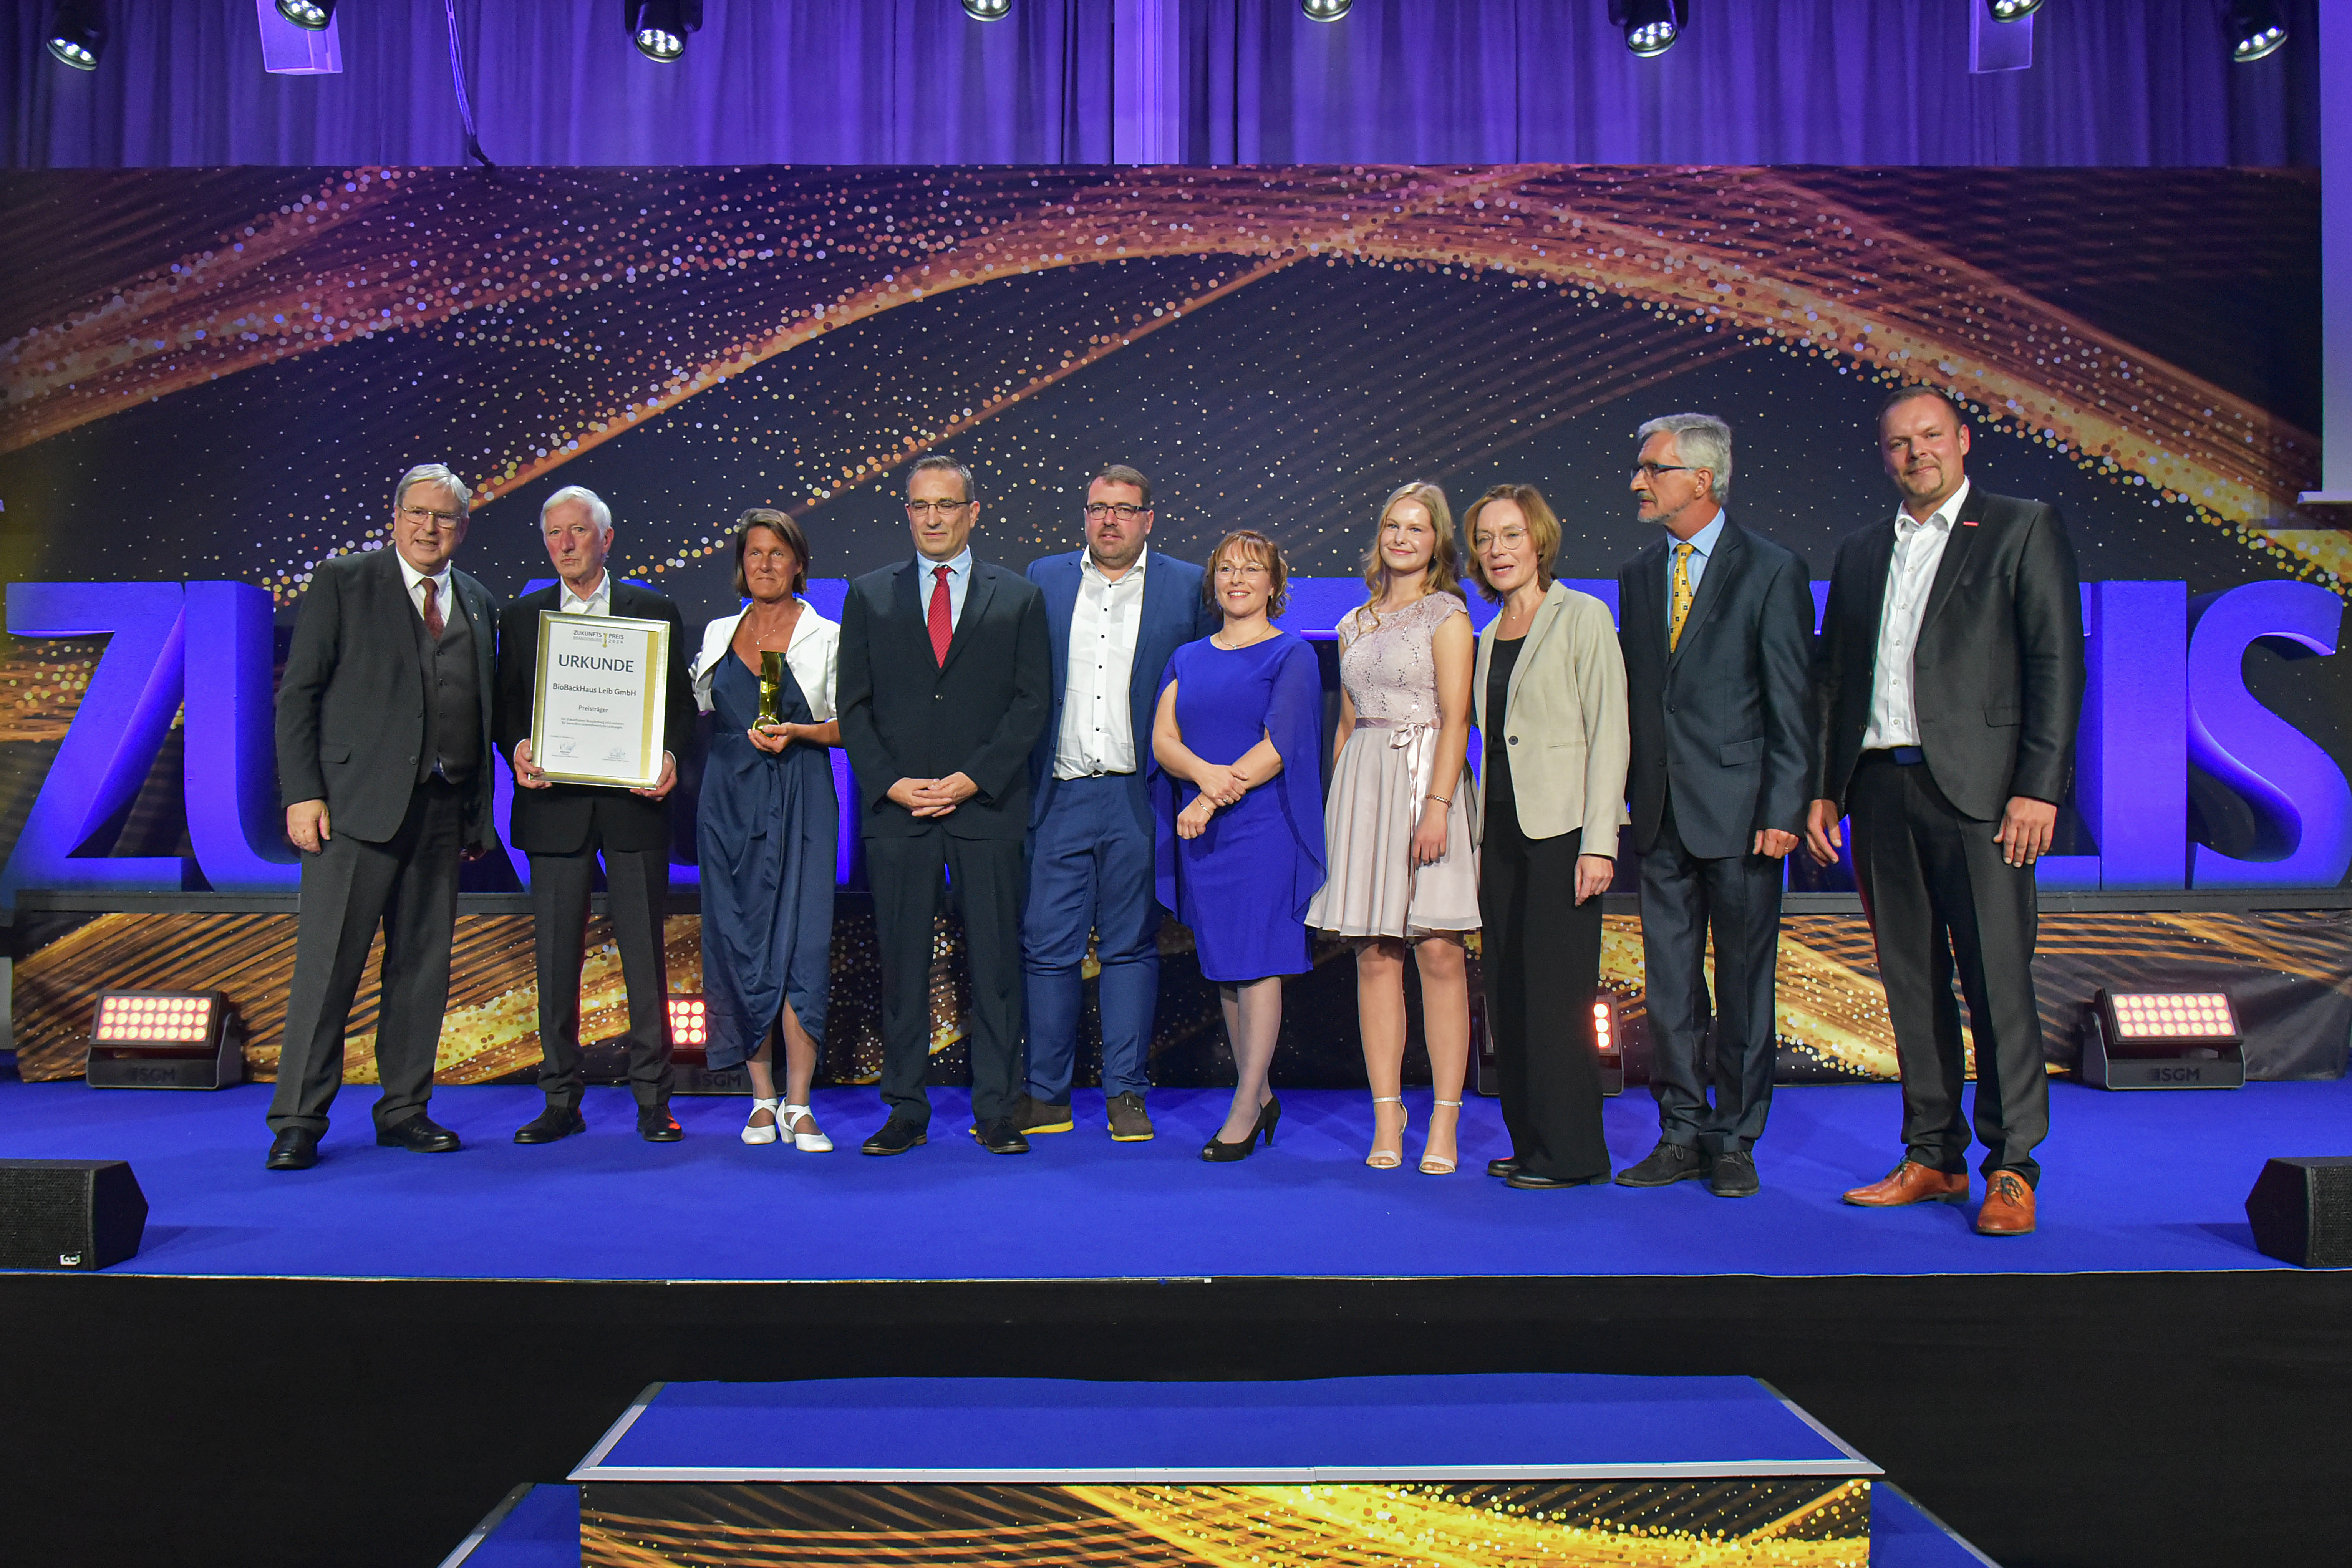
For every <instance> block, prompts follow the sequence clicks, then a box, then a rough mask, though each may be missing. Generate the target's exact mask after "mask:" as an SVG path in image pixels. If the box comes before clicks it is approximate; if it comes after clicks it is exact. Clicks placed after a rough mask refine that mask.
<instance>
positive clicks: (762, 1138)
mask: <svg viewBox="0 0 2352 1568" xmlns="http://www.w3.org/2000/svg"><path fill="white" fill-rule="evenodd" d="M782 1103H783V1101H782V1100H753V1101H752V1102H751V1114H752V1115H753V1116H757V1115H759V1114H760V1112H761V1111H763V1110H764V1111H766V1112H767V1113H768V1124H767V1125H766V1126H765V1127H754V1126H752V1125H751V1122H750V1121H745V1122H744V1123H743V1142H746V1143H772V1142H775V1141H776V1107H777V1106H779V1105H781V1104H782Z"/></svg>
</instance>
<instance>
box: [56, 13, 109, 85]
mask: <svg viewBox="0 0 2352 1568" xmlns="http://www.w3.org/2000/svg"><path fill="white" fill-rule="evenodd" d="M48 45H49V56H50V58H53V59H55V60H56V61H57V62H58V64H59V65H67V66H71V67H73V68H74V69H76V70H78V71H94V70H96V69H97V68H98V57H99V56H100V55H102V54H104V53H105V52H106V9H105V7H104V6H102V5H100V4H99V0H58V8H57V10H56V11H55V12H54V13H52V15H51V16H50V20H49V36H48Z"/></svg>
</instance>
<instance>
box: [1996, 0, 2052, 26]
mask: <svg viewBox="0 0 2352 1568" xmlns="http://www.w3.org/2000/svg"><path fill="white" fill-rule="evenodd" d="M1985 9H1986V10H1987V11H1989V12H1990V13H1991V14H1992V19H1993V20H1994V21H1996V22H2021V21H2023V20H2025V18H2026V17H2028V16H2032V15H2033V13H2035V12H2036V11H2039V10H2041V9H2042V0H1985Z"/></svg>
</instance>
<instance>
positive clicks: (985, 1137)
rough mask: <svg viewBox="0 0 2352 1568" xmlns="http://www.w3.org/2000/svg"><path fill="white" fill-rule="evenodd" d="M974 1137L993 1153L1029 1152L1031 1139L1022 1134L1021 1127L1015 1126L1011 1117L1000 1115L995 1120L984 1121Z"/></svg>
mask: <svg viewBox="0 0 2352 1568" xmlns="http://www.w3.org/2000/svg"><path fill="white" fill-rule="evenodd" d="M972 1137H974V1138H975V1139H977V1140H979V1142H980V1146H981V1147H982V1148H983V1149H985V1150H987V1151H988V1152H990V1153H992V1154H1026V1153H1027V1152H1029V1140H1028V1139H1026V1138H1024V1137H1023V1136H1021V1129H1019V1128H1018V1127H1015V1126H1013V1122H1012V1120H1011V1119H1010V1118H1009V1117H1003V1116H1000V1117H998V1118H997V1119H996V1120H995V1121H983V1122H982V1123H981V1124H980V1130H979V1131H976V1132H974V1133H973V1134H972Z"/></svg>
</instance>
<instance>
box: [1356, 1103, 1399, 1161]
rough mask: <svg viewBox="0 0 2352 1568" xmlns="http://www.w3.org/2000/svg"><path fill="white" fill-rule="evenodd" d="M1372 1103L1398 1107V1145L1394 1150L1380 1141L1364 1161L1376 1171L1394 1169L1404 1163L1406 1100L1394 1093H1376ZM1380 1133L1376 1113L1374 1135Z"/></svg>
mask: <svg viewBox="0 0 2352 1568" xmlns="http://www.w3.org/2000/svg"><path fill="white" fill-rule="evenodd" d="M1372 1103H1373V1104H1374V1105H1393V1106H1395V1107H1396V1108H1397V1146H1396V1148H1395V1149H1393V1150H1389V1149H1383V1148H1381V1146H1380V1145H1379V1144H1378V1143H1375V1144H1373V1145H1372V1152H1370V1153H1369V1154H1367V1155H1365V1156H1364V1163H1365V1164H1367V1165H1370V1167H1371V1168H1372V1169H1373V1170H1375V1171H1393V1170H1395V1169H1396V1168H1397V1167H1398V1166H1399V1165H1402V1164H1403V1163H1404V1124H1405V1110H1404V1101H1403V1100H1400V1099H1398V1098H1397V1097H1396V1096H1395V1095H1392V1094H1376V1095H1374V1096H1372ZM1380 1135H1381V1134H1380V1124H1379V1121H1378V1120H1377V1113H1375V1120H1374V1121H1373V1131H1372V1136H1373V1137H1375V1138H1378V1137H1379V1136H1380Z"/></svg>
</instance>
